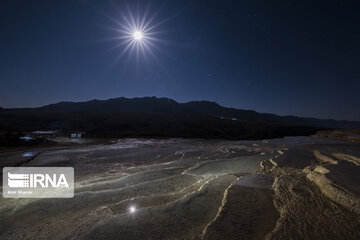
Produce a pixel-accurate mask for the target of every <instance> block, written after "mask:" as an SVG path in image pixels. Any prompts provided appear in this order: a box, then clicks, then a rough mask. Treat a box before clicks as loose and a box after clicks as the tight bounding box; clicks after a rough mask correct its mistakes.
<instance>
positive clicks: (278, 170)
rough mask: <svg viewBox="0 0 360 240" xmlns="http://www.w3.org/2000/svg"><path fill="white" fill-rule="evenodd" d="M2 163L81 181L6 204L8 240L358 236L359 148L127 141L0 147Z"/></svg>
mask: <svg viewBox="0 0 360 240" xmlns="http://www.w3.org/2000/svg"><path fill="white" fill-rule="evenodd" d="M26 153H27V154H26ZM0 165H1V166H24V167H25V166H72V167H74V169H75V181H76V183H75V197H74V198H72V199H5V198H1V200H0V238H1V239H360V223H359V219H360V217H359V214H360V200H359V195H360V189H359V183H360V177H359V174H358V173H359V169H360V166H359V165H360V144H359V143H349V142H346V141H334V140H328V139H322V138H316V137H290V138H284V139H273V140H263V141H221V140H196V139H194V140H186V139H167V140H149V139H123V140H117V141H113V142H111V143H88V142H85V143H83V144H76V145H61V144H60V145H58V146H52V147H38V148H31V149H3V150H1V151H0ZM130 209H131V210H130Z"/></svg>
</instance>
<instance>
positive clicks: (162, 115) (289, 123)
mask: <svg viewBox="0 0 360 240" xmlns="http://www.w3.org/2000/svg"><path fill="white" fill-rule="evenodd" d="M333 128H360V122H355V121H337V120H324V119H316V118H303V117H295V116H278V115H275V114H268V113H258V112H256V111H252V110H241V109H235V108H227V107H223V106H220V105H219V104H217V103H216V102H209V101H192V102H187V103H178V102H176V101H174V100H172V99H169V98H157V97H143V98H123V97H120V98H113V99H108V100H91V101H86V102H59V103H56V104H50V105H46V106H43V107H36V108H8V109H6V108H0V131H34V130H53V129H62V130H63V132H71V131H86V132H87V134H88V136H94V137H196V138H223V139H260V138H273V137H283V136H292V135H309V134H313V133H315V132H316V131H318V130H322V129H333Z"/></svg>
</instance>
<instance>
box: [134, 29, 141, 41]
mask: <svg viewBox="0 0 360 240" xmlns="http://www.w3.org/2000/svg"><path fill="white" fill-rule="evenodd" d="M142 37H143V34H142V32H140V31H136V32H134V38H135V40H140V39H141V38H142Z"/></svg>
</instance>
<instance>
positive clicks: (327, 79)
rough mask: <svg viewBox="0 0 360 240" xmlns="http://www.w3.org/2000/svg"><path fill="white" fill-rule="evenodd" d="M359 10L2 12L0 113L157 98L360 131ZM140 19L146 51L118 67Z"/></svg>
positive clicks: (111, 6)
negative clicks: (353, 124)
mask: <svg viewBox="0 0 360 240" xmlns="http://www.w3.org/2000/svg"><path fill="white" fill-rule="evenodd" d="M358 2H359V1H330V0H327V1H314V0H312V1H267V0H264V1H253V0H251V1H240V0H238V1H225V0H221V1H210V0H204V1H195V0H191V1H184V0H181V1H180V0H179V1H175V0H171V1H128V2H126V1H95V0H94V1H85V0H83V1H80V0H77V1H76V0H74V1H60V0H59V1H49V0H46V1H36V0H32V1H28V0H24V1H16V0H9V1H1V3H0V29H1V32H0V106H2V107H33V106H42V105H46V104H49V103H55V102H59V101H87V100H91V99H108V98H114V97H122V96H124V97H143V96H157V97H168V98H172V99H174V100H176V101H178V102H186V101H191V100H209V101H216V102H218V103H219V104H221V105H223V106H227V107H236V108H241V109H252V110H256V111H258V112H268V113H275V114H280V115H296V116H312V117H318V118H334V119H347V120H360V99H359V97H360V59H359V58H360V46H359V44H360V15H359V12H360V8H359V3H358ZM146 12H147V18H146V20H145V21H144V22H145V23H147V22H149V20H150V19H153V20H152V21H150V23H149V25H148V28H152V29H151V30H149V32H148V33H149V36H151V38H152V39H148V40H147V41H149V42H150V43H149V44H147V46H146V47H148V50H147V49H146V48H145V47H144V48H140V50H139V52H136V50H134V51H130V50H131V48H129V49H128V51H126V52H124V54H123V55H121V56H120V54H121V53H122V51H123V50H124V49H125V48H126V47H127V44H123V45H121V44H122V43H124V38H123V37H127V36H124V35H126V34H125V33H122V32H121V31H120V30H121V29H122V27H121V24H122V25H123V26H127V25H128V24H127V22H126V21H125V19H130V15H132V16H133V17H134V19H135V20H136V19H137V16H139V19H140V22H141V19H142V18H143V16H144V15H145V13H146ZM150 34H151V35H150ZM145 36H147V35H146V34H144V38H145ZM144 42H145V41H144ZM136 44H141V43H136ZM118 45H121V46H119V47H116V46H118ZM141 49H143V50H144V52H142V51H141ZM149 50H150V51H151V52H150V51H149Z"/></svg>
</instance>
